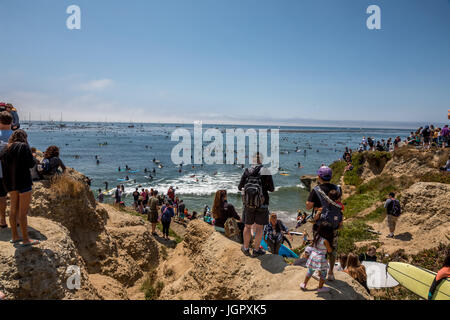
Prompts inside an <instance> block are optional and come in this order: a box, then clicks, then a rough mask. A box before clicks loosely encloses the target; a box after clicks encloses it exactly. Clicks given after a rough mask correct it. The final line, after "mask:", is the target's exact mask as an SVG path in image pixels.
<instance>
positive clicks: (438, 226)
mask: <svg viewBox="0 0 450 320" xmlns="http://www.w3.org/2000/svg"><path fill="white" fill-rule="evenodd" d="M449 199H450V185H448V184H444V183H437V182H417V183H415V184H413V185H412V186H410V187H409V188H408V189H406V190H404V191H402V192H401V194H400V203H401V205H402V214H401V216H400V217H399V219H398V222H397V226H396V229H395V235H396V236H395V237H394V239H387V238H382V239H381V242H382V243H383V246H382V248H383V250H384V251H385V252H386V253H393V252H395V251H397V250H399V249H402V250H404V251H405V253H407V254H417V253H419V252H420V251H422V250H424V249H429V248H435V247H437V246H438V245H439V244H441V243H442V244H444V245H449V244H450V237H449V235H450V201H449ZM372 226H373V227H374V229H375V230H378V231H381V232H382V233H383V234H387V233H388V227H387V223H386V221H383V222H382V223H373V224H372Z"/></svg>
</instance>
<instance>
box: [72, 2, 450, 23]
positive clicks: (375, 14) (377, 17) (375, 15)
mask: <svg viewBox="0 0 450 320" xmlns="http://www.w3.org/2000/svg"><path fill="white" fill-rule="evenodd" d="M449 1H450V0H449ZM66 13H67V14H69V17H68V18H67V20H66V27H67V29H69V30H80V29H81V8H80V7H79V6H78V5H75V4H72V5H70V6H68V7H67V9H66ZM366 13H367V14H370V16H369V17H368V18H367V20H366V26H367V28H368V29H369V30H380V29H381V9H380V7H379V6H378V5H375V4H372V5H370V6H369V7H367V10H366Z"/></svg>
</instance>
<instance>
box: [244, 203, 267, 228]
mask: <svg viewBox="0 0 450 320" xmlns="http://www.w3.org/2000/svg"><path fill="white" fill-rule="evenodd" d="M242 216H243V217H242V221H243V222H244V224H246V225H252V224H254V223H256V224H258V225H260V226H265V225H267V224H269V208H266V207H263V208H258V209H250V208H244V213H243V215H242Z"/></svg>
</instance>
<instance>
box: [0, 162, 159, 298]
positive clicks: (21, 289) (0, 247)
mask: <svg viewBox="0 0 450 320" xmlns="http://www.w3.org/2000/svg"><path fill="white" fill-rule="evenodd" d="M67 179H69V180H68V181H67V183H68V184H70V185H71V184H73V185H74V187H73V188H72V187H71V188H67V190H68V191H67V192H59V191H60V190H58V189H55V186H54V185H53V187H51V184H50V182H49V181H43V182H37V183H35V184H34V186H33V201H32V204H31V217H30V218H29V224H30V228H29V230H30V235H31V236H32V237H33V238H34V239H40V240H41V243H40V244H39V245H38V246H35V247H32V248H21V247H17V248H16V247H14V246H13V245H12V244H10V243H9V240H10V239H11V234H10V229H2V230H1V238H0V257H1V259H0V290H1V291H3V292H5V294H6V295H7V299H103V298H105V299H110V298H114V297H115V298H120V299H126V298H127V295H126V289H127V288H129V287H132V286H133V285H135V283H136V282H137V281H138V280H139V279H141V278H142V277H143V276H144V275H145V273H146V272H147V271H149V270H150V268H152V267H156V266H157V265H158V263H159V248H158V244H157V243H156V241H155V240H154V238H153V237H152V236H151V233H150V232H149V230H148V226H147V225H146V224H145V223H144V221H143V220H142V219H141V218H139V217H135V216H131V215H129V214H127V213H123V212H119V211H117V210H115V209H114V208H112V207H110V206H107V205H97V204H96V202H95V199H94V196H93V194H92V192H91V191H90V189H89V187H88V185H87V184H85V179H86V178H85V177H84V176H83V175H81V174H80V173H78V172H76V171H74V170H72V169H70V170H69V171H68V175H67ZM61 189H63V190H66V189H64V186H63V188H61ZM69 265H76V266H79V267H80V270H81V275H82V279H81V284H82V288H81V290H75V291H73V290H69V289H67V287H66V285H65V283H66V281H67V278H68V277H69V276H70V274H66V269H67V267H68V266H69ZM94 274H95V275H96V276H92V277H90V276H89V275H94ZM105 279H112V281H110V285H108V281H106V280H105ZM108 286H110V287H108ZM97 289H98V290H97ZM119 292H120V294H119ZM106 293H108V294H106Z"/></svg>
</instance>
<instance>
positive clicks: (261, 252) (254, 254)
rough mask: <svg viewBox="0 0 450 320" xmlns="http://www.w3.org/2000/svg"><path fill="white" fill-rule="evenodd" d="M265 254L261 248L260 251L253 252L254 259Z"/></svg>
mask: <svg viewBox="0 0 450 320" xmlns="http://www.w3.org/2000/svg"><path fill="white" fill-rule="evenodd" d="M265 254H266V252H265V251H264V250H263V249H261V248H259V249H258V250H253V254H252V257H259V256H263V255H265Z"/></svg>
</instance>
